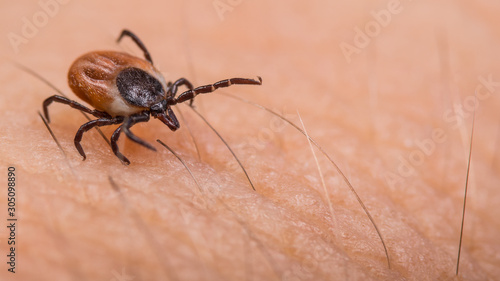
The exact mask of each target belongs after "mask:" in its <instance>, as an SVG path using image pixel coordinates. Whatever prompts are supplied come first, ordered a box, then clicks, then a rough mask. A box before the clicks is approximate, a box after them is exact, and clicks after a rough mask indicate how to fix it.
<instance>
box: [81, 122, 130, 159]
mask: <svg viewBox="0 0 500 281" xmlns="http://www.w3.org/2000/svg"><path fill="white" fill-rule="evenodd" d="M122 122H123V117H115V118H111V119H107V118H102V119H97V120H92V121H89V122H87V123H85V124H83V125H82V126H81V127H80V129H78V132H76V135H75V147H76V150H78V152H79V153H80V155H81V156H82V157H83V160H85V159H87V156H86V155H85V152H84V151H83V148H82V145H81V144H80V142H81V141H82V137H83V133H85V132H86V131H88V130H90V129H92V128H94V127H101V126H107V125H113V124H120V123H122Z"/></svg>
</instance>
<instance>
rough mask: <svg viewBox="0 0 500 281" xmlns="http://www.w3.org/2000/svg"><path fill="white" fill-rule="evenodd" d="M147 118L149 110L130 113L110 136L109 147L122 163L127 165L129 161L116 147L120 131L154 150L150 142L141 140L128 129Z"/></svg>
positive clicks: (145, 120) (147, 119)
mask: <svg viewBox="0 0 500 281" xmlns="http://www.w3.org/2000/svg"><path fill="white" fill-rule="evenodd" d="M149 118H150V116H149V112H141V113H138V114H134V115H131V116H129V117H127V118H126V119H125V121H124V123H123V125H121V126H120V127H118V128H117V129H116V130H115V132H114V133H113V135H112V136H111V149H112V150H113V153H114V154H115V155H116V157H118V159H120V160H121V161H122V162H123V163H124V164H127V165H128V164H130V161H129V160H128V159H127V157H125V156H123V154H121V152H120V150H119V148H118V144H117V141H118V139H119V138H120V134H121V132H122V131H123V132H124V133H125V135H126V136H127V137H128V138H129V139H131V140H132V141H134V142H136V143H138V144H140V145H142V146H144V147H146V148H149V149H151V150H153V151H156V148H155V147H154V146H152V145H151V144H149V143H147V142H146V141H144V140H142V139H141V138H139V137H137V136H136V135H134V134H133V133H132V131H130V128H131V127H132V126H134V125H135V124H137V123H141V122H147V121H149Z"/></svg>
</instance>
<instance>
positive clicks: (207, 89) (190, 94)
mask: <svg viewBox="0 0 500 281" xmlns="http://www.w3.org/2000/svg"><path fill="white" fill-rule="evenodd" d="M257 78H258V79H259V80H258V81H257V80H254V79H248V78H231V79H226V80H222V81H219V82H216V83H214V84H211V85H204V86H200V87H197V88H194V89H192V90H188V91H185V92H184V93H182V94H180V95H179V97H177V98H176V99H173V100H172V101H171V102H170V104H172V105H173V104H177V103H181V102H185V101H188V100H192V99H193V98H194V97H196V96H197V95H199V94H208V93H211V92H213V91H215V90H217V89H219V88H225V87H229V86H231V85H262V78H260V77H257ZM174 84H175V83H174Z"/></svg>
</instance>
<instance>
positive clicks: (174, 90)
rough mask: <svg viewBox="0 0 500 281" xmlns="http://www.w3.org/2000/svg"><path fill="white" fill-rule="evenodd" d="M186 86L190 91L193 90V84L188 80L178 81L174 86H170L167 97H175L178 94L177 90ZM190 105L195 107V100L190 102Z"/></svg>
mask: <svg viewBox="0 0 500 281" xmlns="http://www.w3.org/2000/svg"><path fill="white" fill-rule="evenodd" d="M182 85H185V86H186V87H187V88H188V89H189V90H193V84H191V82H189V81H188V80H187V79H186V78H180V79H177V81H175V82H174V83H173V84H170V85H169V87H168V90H167V97H172V98H173V97H175V94H176V93H177V88H178V87H180V86H182ZM189 105H193V99H191V100H190V102H189Z"/></svg>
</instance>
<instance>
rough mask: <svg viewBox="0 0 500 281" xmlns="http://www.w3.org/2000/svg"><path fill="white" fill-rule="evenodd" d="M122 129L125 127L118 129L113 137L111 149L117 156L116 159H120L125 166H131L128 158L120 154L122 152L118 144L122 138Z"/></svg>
mask: <svg viewBox="0 0 500 281" xmlns="http://www.w3.org/2000/svg"><path fill="white" fill-rule="evenodd" d="M122 127H123V125H121V126H120V127H118V128H117V129H116V130H115V132H114V133H113V135H112V136H111V149H112V150H113V153H114V154H115V155H116V157H118V159H120V161H122V163H123V164H125V165H129V164H130V161H129V160H128V159H127V157H125V156H123V154H121V153H120V150H119V149H118V144H116V142H117V141H118V138H119V137H120V133H121V132H122Z"/></svg>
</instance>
